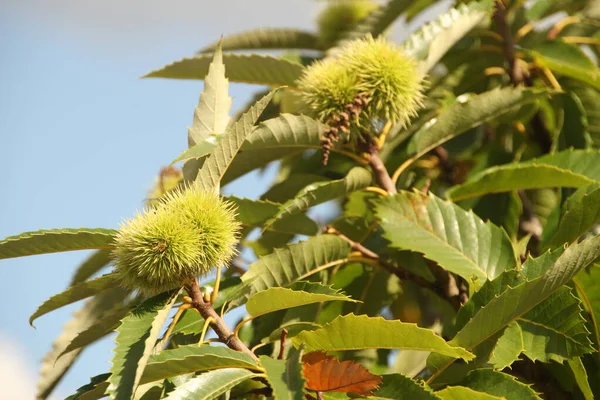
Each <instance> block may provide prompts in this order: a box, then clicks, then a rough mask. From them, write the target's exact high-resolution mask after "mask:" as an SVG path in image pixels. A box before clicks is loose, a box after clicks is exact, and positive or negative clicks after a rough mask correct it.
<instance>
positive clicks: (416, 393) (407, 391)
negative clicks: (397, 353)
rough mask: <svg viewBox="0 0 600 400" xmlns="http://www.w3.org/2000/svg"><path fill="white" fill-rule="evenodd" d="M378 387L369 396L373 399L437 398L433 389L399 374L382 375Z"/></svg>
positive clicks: (426, 399)
mask: <svg viewBox="0 0 600 400" xmlns="http://www.w3.org/2000/svg"><path fill="white" fill-rule="evenodd" d="M382 378H383V381H382V382H381V384H380V385H379V389H378V390H377V391H376V392H375V393H373V396H371V397H369V398H370V399H373V400H384V399H385V400H387V399H389V400H439V398H438V397H437V396H436V395H435V394H434V393H433V391H432V390H431V389H430V388H429V387H428V386H426V385H424V384H422V383H417V382H416V381H414V380H413V379H410V378H408V377H406V376H404V375H400V374H390V375H382Z"/></svg>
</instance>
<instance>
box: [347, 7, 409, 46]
mask: <svg viewBox="0 0 600 400" xmlns="http://www.w3.org/2000/svg"><path fill="white" fill-rule="evenodd" d="M411 3H412V2H411V1H408V0H389V1H388V2H387V3H386V4H383V5H381V6H379V7H378V8H376V9H375V10H373V11H371V13H370V14H369V15H367V17H365V19H364V20H362V21H361V22H359V23H358V24H357V25H356V27H354V28H353V29H352V30H351V31H349V32H347V33H346V34H345V35H344V38H343V40H342V41H346V40H352V39H358V38H361V37H363V36H365V35H368V34H371V35H372V36H373V37H377V36H379V35H381V34H382V33H383V32H384V31H385V30H386V29H387V28H388V27H389V26H390V25H392V23H393V22H394V21H395V20H396V19H398V17H399V16H400V15H401V14H402V13H403V12H404V11H406V10H407V9H408V8H409V7H410V5H411Z"/></svg>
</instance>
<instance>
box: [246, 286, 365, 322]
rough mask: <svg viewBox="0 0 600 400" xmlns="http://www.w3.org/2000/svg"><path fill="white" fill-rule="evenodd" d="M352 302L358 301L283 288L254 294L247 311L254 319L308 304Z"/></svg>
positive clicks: (340, 296) (272, 288)
mask: <svg viewBox="0 0 600 400" xmlns="http://www.w3.org/2000/svg"><path fill="white" fill-rule="evenodd" d="M336 300H337V301H350V302H356V300H353V299H351V298H350V297H348V296H346V295H344V294H343V293H341V292H338V293H337V294H323V293H309V292H304V291H299V290H292V289H288V288H282V287H271V288H268V289H266V290H262V291H260V292H258V293H255V294H253V295H252V296H250V298H249V299H248V302H247V303H246V311H248V314H250V315H251V316H253V317H257V316H259V315H263V314H268V313H271V312H275V311H279V310H285V309H288V308H294V307H300V306H303V305H306V304H313V303H321V302H324V301H336Z"/></svg>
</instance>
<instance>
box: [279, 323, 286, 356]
mask: <svg viewBox="0 0 600 400" xmlns="http://www.w3.org/2000/svg"><path fill="white" fill-rule="evenodd" d="M287 334H288V330H287V329H285V328H283V329H282V330H281V339H280V340H279V355H278V356H277V359H278V360H283V351H284V350H285V339H286V338H287Z"/></svg>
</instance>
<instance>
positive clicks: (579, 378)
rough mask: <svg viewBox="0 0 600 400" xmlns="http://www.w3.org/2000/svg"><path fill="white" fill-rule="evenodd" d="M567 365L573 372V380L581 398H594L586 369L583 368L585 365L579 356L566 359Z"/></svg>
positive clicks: (591, 399)
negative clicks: (581, 395)
mask: <svg viewBox="0 0 600 400" xmlns="http://www.w3.org/2000/svg"><path fill="white" fill-rule="evenodd" d="M567 365H568V367H569V369H570V370H571V372H572V373H573V377H574V378H575V382H576V383H577V386H578V387H579V389H580V390H581V393H582V394H583V398H584V399H585V400H594V393H593V392H592V388H591V387H590V383H589V381H588V375H587V371H586V370H585V366H584V365H583V362H582V361H581V357H576V358H573V359H570V360H567Z"/></svg>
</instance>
